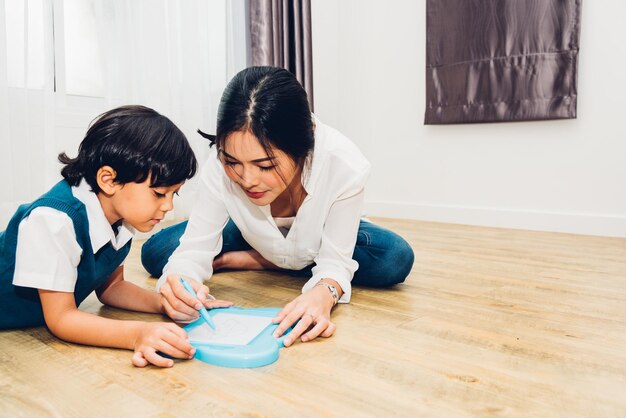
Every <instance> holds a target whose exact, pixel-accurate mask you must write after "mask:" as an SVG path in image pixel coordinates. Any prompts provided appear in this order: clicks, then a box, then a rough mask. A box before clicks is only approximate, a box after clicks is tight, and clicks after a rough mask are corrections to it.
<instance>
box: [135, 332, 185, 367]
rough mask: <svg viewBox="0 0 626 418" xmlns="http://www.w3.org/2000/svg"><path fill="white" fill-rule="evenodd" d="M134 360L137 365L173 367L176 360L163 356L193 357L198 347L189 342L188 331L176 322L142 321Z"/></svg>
mask: <svg viewBox="0 0 626 418" xmlns="http://www.w3.org/2000/svg"><path fill="white" fill-rule="evenodd" d="M133 350H135V354H133V358H132V362H133V365H135V366H137V367H145V366H147V365H148V364H154V365H155V366H158V367H172V366H173V365H174V360H172V359H168V358H165V357H162V356H160V355H159V353H163V354H167V355H168V356H170V357H175V358H182V359H191V358H193V356H194V354H195V353H196V349H195V348H194V347H193V346H192V345H191V344H190V343H189V338H188V336H187V333H186V332H185V331H184V330H183V329H182V328H180V327H179V326H178V325H176V324H171V323H166V322H145V323H142V324H141V326H140V328H139V332H138V335H137V338H136V339H135V343H134V347H133Z"/></svg>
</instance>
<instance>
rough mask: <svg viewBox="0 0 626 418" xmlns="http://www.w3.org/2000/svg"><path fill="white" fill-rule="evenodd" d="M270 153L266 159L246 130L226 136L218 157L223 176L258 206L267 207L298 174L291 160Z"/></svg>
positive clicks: (281, 153) (259, 146)
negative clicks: (223, 171)
mask: <svg viewBox="0 0 626 418" xmlns="http://www.w3.org/2000/svg"><path fill="white" fill-rule="evenodd" d="M272 152H273V157H270V156H268V155H267V153H266V152H265V150H264V149H263V147H262V146H261V144H260V143H259V140H258V139H257V138H256V137H255V136H254V135H253V134H252V133H251V132H249V131H247V130H246V131H237V132H234V133H232V134H230V135H229V136H228V137H227V138H226V141H225V143H224V149H223V150H222V152H221V153H220V160H221V161H222V164H223V165H224V170H225V171H226V175H227V176H228V177H229V178H230V179H231V180H232V181H234V182H235V183H237V184H238V185H239V187H241V188H242V189H243V191H244V192H245V193H246V195H247V196H248V199H250V201H251V202H252V203H254V204H255V205H258V206H265V205H269V204H271V203H272V202H273V201H274V200H276V198H278V196H280V195H281V194H282V193H283V192H284V191H285V190H286V189H287V187H288V186H289V185H290V184H291V183H292V181H293V179H294V177H295V176H296V175H297V174H299V170H298V167H297V166H296V164H295V163H294V161H293V160H292V159H291V157H289V156H288V155H287V154H285V153H284V152H282V151H280V150H278V149H276V148H272Z"/></svg>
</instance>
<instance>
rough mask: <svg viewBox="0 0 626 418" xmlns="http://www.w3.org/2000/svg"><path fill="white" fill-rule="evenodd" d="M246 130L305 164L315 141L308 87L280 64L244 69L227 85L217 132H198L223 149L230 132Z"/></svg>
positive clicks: (266, 144) (263, 144) (261, 141)
mask: <svg viewBox="0 0 626 418" xmlns="http://www.w3.org/2000/svg"><path fill="white" fill-rule="evenodd" d="M245 130H248V131H250V132H251V133H252V134H253V135H254V136H255V137H257V138H258V140H259V142H260V143H261V146H262V147H263V148H264V149H265V151H266V152H267V154H268V156H270V157H271V156H272V153H271V150H270V147H274V148H276V149H279V150H281V151H282V152H284V153H285V154H287V155H288V156H289V157H291V159H293V161H294V162H295V163H296V165H297V166H298V167H303V166H304V164H305V162H306V160H307V157H308V156H309V154H310V153H311V151H312V150H313V147H314V145H315V136H314V127H313V118H312V116H311V109H310V107H309V102H308V100H307V94H306V91H305V90H304V88H303V87H302V85H301V84H300V83H299V82H298V80H297V79H296V77H295V76H294V75H293V74H291V73H290V72H289V71H287V70H285V69H284V68H276V67H249V68H246V69H244V70H242V71H240V72H239V73H237V74H236V75H235V77H233V79H232V80H231V81H230V82H229V83H228V85H227V86H226V88H225V89H224V93H223V95H222V100H221V101H220V106H219V109H218V114H217V134H216V135H215V136H213V135H208V134H205V133H204V132H201V131H198V132H199V133H200V135H202V136H204V137H205V138H209V139H210V140H211V141H212V142H214V143H215V144H217V149H218V151H222V150H223V149H224V143H225V142H226V139H227V138H228V136H229V135H230V134H232V133H234V132H237V131H245Z"/></svg>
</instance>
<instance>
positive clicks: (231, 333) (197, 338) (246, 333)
mask: <svg viewBox="0 0 626 418" xmlns="http://www.w3.org/2000/svg"><path fill="white" fill-rule="evenodd" d="M213 322H214V323H215V328H216V329H215V330H213V329H211V327H209V325H208V324H206V323H205V324H202V325H199V326H197V327H194V328H193V329H192V330H191V331H189V340H190V341H192V342H198V343H211V344H229V345H247V344H248V343H249V342H250V341H252V340H253V339H254V337H256V336H257V335H259V333H260V332H261V331H263V330H264V329H265V327H267V326H268V325H269V324H270V323H271V322H272V318H269V317H263V316H254V315H236V314H227V313H219V314H216V315H214V316H213Z"/></svg>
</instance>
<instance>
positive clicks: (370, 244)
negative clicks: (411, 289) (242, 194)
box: [141, 220, 414, 287]
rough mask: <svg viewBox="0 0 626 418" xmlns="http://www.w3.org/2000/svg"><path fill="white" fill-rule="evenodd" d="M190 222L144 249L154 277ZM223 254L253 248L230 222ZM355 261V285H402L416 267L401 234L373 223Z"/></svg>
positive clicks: (361, 237) (364, 230)
mask: <svg viewBox="0 0 626 418" xmlns="http://www.w3.org/2000/svg"><path fill="white" fill-rule="evenodd" d="M186 227H187V222H186V221H185V222H182V223H179V224H176V225H173V226H170V227H169V228H165V229H163V230H161V231H159V232H158V233H156V234H155V235H153V236H152V237H151V238H150V239H149V240H148V241H146V242H145V243H144V244H143V247H141V263H142V264H143V266H144V268H145V269H146V270H147V271H148V272H149V273H150V274H151V275H153V276H155V277H159V276H160V275H161V272H162V271H163V267H165V264H166V263H167V260H168V258H169V257H170V255H172V253H173V252H174V250H175V249H176V247H178V244H179V242H180V237H181V236H182V235H183V232H185V228H186ZM222 237H223V246H222V253H225V252H229V251H245V250H250V249H251V248H252V247H250V245H249V244H248V243H247V242H246V240H244V239H243V236H242V235H241V232H240V231H239V229H238V228H237V226H235V224H234V223H233V221H232V220H229V221H228V223H227V224H226V227H225V228H224V231H223V232H222ZM352 258H353V259H354V260H355V261H357V262H358V263H359V269H358V270H357V271H356V273H355V274H354V278H353V279H352V284H353V285H357V286H369V287H387V286H393V285H394V284H397V283H402V282H403V281H404V279H406V277H407V276H408V275H409V272H410V271H411V268H412V267H413V259H414V255H413V250H412V249H411V247H410V246H409V244H408V243H407V242H406V241H405V240H404V239H403V238H402V237H401V236H399V235H398V234H396V233H395V232H392V231H390V230H388V229H385V228H382V227H380V226H378V225H375V224H373V223H371V222H365V221H361V223H360V225H359V232H358V234H357V238H356V246H355V247H354V254H353V255H352ZM312 267H313V266H312V265H311V266H309V267H307V268H305V269H303V270H299V271H292V273H293V274H294V275H295V276H304V277H307V276H308V277H310V276H311V268H312Z"/></svg>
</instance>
